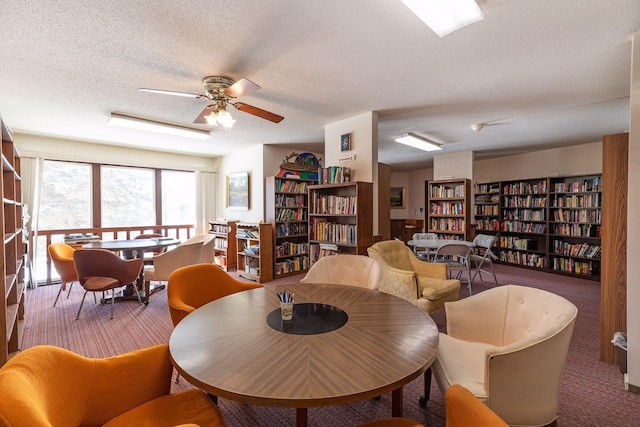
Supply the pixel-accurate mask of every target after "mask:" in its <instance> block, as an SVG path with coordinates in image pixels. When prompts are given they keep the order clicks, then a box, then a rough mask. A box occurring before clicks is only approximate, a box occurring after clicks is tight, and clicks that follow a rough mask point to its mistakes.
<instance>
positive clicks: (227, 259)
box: [209, 221, 238, 271]
mask: <svg viewBox="0 0 640 427" xmlns="http://www.w3.org/2000/svg"><path fill="white" fill-rule="evenodd" d="M236 223H237V221H209V225H210V226H211V229H210V230H209V234H213V235H214V236H215V243H214V245H213V263H214V264H215V265H217V266H218V267H220V268H222V269H223V270H224V271H233V270H235V269H236V266H237V265H238V257H237V251H236Z"/></svg>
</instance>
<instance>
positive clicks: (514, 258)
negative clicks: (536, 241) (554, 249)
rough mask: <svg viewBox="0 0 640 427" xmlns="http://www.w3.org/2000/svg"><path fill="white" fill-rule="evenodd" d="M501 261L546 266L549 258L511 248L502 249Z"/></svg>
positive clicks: (539, 266)
mask: <svg viewBox="0 0 640 427" xmlns="http://www.w3.org/2000/svg"><path fill="white" fill-rule="evenodd" d="M500 261H503V262H508V263H511V264H518V265H526V266H529V267H538V268H546V267H547V258H546V257H545V256H544V255H539V254H532V253H528V252H515V251H511V250H506V251H500Z"/></svg>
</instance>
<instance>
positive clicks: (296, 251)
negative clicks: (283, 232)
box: [276, 242, 309, 257]
mask: <svg viewBox="0 0 640 427" xmlns="http://www.w3.org/2000/svg"><path fill="white" fill-rule="evenodd" d="M308 249H309V244H308V243H306V242H304V243H294V242H281V243H278V244H277V245H276V256H277V257H283V256H290V255H304V254H306V253H307V252H308Z"/></svg>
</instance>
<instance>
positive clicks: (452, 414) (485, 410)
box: [444, 384, 509, 427]
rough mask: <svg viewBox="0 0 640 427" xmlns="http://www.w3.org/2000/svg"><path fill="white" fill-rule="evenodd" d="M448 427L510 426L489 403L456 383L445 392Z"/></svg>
mask: <svg viewBox="0 0 640 427" xmlns="http://www.w3.org/2000/svg"><path fill="white" fill-rule="evenodd" d="M444 404H445V411H446V422H447V427H468V426H482V427H509V425H508V424H507V423H505V422H504V421H503V420H502V418H500V417H499V416H498V415H496V413H495V412H493V411H492V410H491V409H489V407H488V406H487V405H485V404H484V403H482V402H481V401H480V400H478V398H477V397H475V396H474V395H473V393H471V392H470V391H469V390H467V389H466V388H464V387H462V386H461V385H460V384H454V385H452V386H451V387H449V388H448V389H447V391H446V392H445V394H444Z"/></svg>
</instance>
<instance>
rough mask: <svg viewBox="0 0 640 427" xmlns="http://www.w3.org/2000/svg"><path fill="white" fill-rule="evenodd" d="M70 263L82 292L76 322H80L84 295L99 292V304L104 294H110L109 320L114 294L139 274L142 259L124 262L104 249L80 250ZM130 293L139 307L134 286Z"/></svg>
mask: <svg viewBox="0 0 640 427" xmlns="http://www.w3.org/2000/svg"><path fill="white" fill-rule="evenodd" d="M73 262H74V263H75V266H76V270H77V271H78V280H79V282H80V284H81V285H82V287H83V288H84V289H85V292H84V295H83V296H82V302H81V303H80V308H78V314H77V315H76V320H78V319H79V318H80V311H81V310H82V305H83V304H84V299H85V297H86V296H87V292H93V293H94V295H95V292H102V296H103V302H104V295H105V292H107V291H111V318H112V319H113V310H114V303H115V290H116V289H117V288H121V287H123V286H127V285H128V284H130V283H133V282H135V281H136V280H137V279H138V277H140V272H141V271H142V258H133V259H127V260H124V259H122V258H120V257H118V256H117V255H116V254H114V253H113V252H111V251H108V250H106V249H83V250H81V251H75V252H74V253H73ZM133 289H134V290H135V292H136V295H137V296H138V302H139V303H140V304H142V300H141V299H140V293H139V292H138V286H136V285H135V284H134V286H133Z"/></svg>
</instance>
